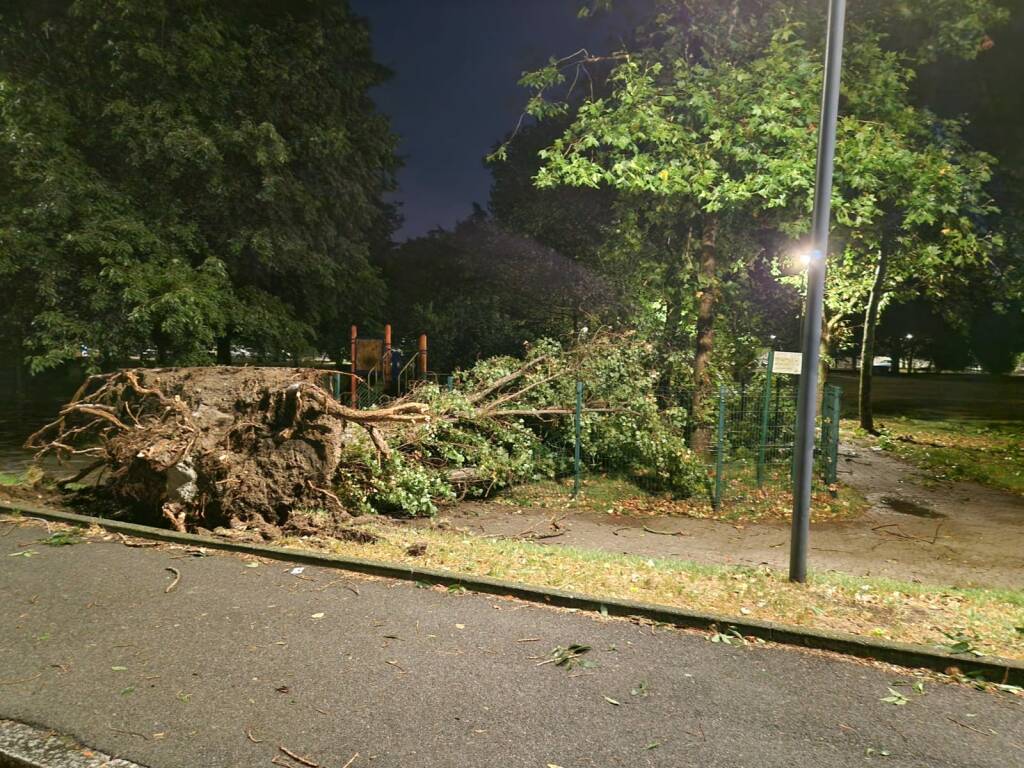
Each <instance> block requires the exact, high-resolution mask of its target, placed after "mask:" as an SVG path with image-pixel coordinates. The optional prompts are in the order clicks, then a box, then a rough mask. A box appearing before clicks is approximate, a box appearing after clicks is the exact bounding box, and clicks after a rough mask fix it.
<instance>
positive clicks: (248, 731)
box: [245, 728, 263, 744]
mask: <svg viewBox="0 0 1024 768" xmlns="http://www.w3.org/2000/svg"><path fill="white" fill-rule="evenodd" d="M245 738H247V739H248V740H249V741H251V742H252V743H253V744H262V743H263V739H257V738H256V737H255V736H253V735H252V728H246V729H245Z"/></svg>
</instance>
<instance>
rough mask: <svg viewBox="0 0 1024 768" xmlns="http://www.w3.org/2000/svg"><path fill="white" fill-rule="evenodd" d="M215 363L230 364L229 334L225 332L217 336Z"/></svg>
mask: <svg viewBox="0 0 1024 768" xmlns="http://www.w3.org/2000/svg"><path fill="white" fill-rule="evenodd" d="M217 364H218V365H231V334H230V333H225V334H224V335H223V336H220V337H218V338H217Z"/></svg>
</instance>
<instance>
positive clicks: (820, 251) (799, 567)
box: [789, 0, 846, 582]
mask: <svg viewBox="0 0 1024 768" xmlns="http://www.w3.org/2000/svg"><path fill="white" fill-rule="evenodd" d="M845 20H846V0H829V12H828V38H827V39H826V43H825V83H824V87H823V89H822V96H821V121H820V123H819V125H818V169H817V178H816V181H815V187H814V213H813V222H812V224H811V254H810V259H809V260H808V264H807V309H806V311H805V312H804V318H805V319H804V328H803V350H802V351H803V363H802V365H801V370H800V389H799V392H798V395H797V430H796V445H795V446H794V451H795V453H796V456H795V458H796V480H795V483H794V487H793V532H792V535H791V539H790V546H789V580H790V581H798V582H803V581H806V580H807V540H808V538H809V535H810V518H811V480H812V475H813V472H814V425H815V421H816V417H817V408H818V398H817V392H818V357H819V350H818V346H819V345H820V344H821V320H822V305H823V303H824V296H825V254H826V253H827V252H828V230H829V221H830V218H831V212H832V167H833V164H834V161H835V152H836V119H837V115H838V112H839V78H840V73H841V71H842V67H843V29H844V25H845Z"/></svg>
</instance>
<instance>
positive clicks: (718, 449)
mask: <svg viewBox="0 0 1024 768" xmlns="http://www.w3.org/2000/svg"><path fill="white" fill-rule="evenodd" d="M724 454H725V385H724V384H723V385H720V386H719V387H718V437H717V439H716V441H715V498H714V499H713V501H712V506H714V508H715V509H718V508H719V507H720V506H721V505H722V471H723V469H724V462H725V456H724Z"/></svg>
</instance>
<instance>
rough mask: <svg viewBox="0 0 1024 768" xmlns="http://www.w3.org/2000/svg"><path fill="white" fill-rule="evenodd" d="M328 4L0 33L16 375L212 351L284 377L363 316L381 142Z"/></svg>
mask: <svg viewBox="0 0 1024 768" xmlns="http://www.w3.org/2000/svg"><path fill="white" fill-rule="evenodd" d="M385 77H386V72H385V71H384V70H383V69H382V68H381V67H380V66H379V65H377V64H376V63H374V62H373V60H372V58H371V54H370V50H369V36H368V33H367V30H366V27H365V25H364V24H363V23H362V22H361V21H359V20H357V19H355V18H354V17H352V16H351V14H350V13H349V11H348V8H347V7H346V5H345V4H344V3H333V2H322V1H321V0H314V1H312V2H308V3H303V4H301V5H298V6H290V7H288V8H286V7H285V6H280V5H278V4H274V3H269V2H262V1H261V2H256V3H246V4H242V5H239V4H237V3H229V2H221V1H220V0H216V1H214V2H204V3H196V2H189V3H185V4H184V5H182V6H181V7H179V6H178V5H175V6H173V7H172V4H170V3H167V2H163V0H160V1H158V2H148V1H143V0H126V1H125V2H120V3H116V4H111V3H107V2H103V1H102V0H75V1H74V2H71V1H70V0H58V1H57V2H52V3H45V4H20V7H18V6H11V7H9V8H8V7H7V6H5V11H4V19H3V25H2V26H0V172H2V173H3V175H4V177H5V179H6V180H7V183H5V184H4V186H3V188H2V189H0V276H2V277H3V278H4V280H5V283H6V284H8V285H9V286H11V297H10V298H11V300H10V301H7V302H5V305H4V307H3V308H0V318H2V321H3V322H4V324H5V327H7V328H9V329H11V333H10V334H9V335H6V334H5V335H6V336H7V339H6V340H7V341H8V342H9V343H10V344H11V347H12V348H11V349H10V350H9V351H11V352H13V353H14V354H17V355H18V356H23V355H27V356H28V357H29V358H30V360H31V364H32V367H33V369H35V370H40V369H43V368H47V367H51V366H54V365H56V364H58V363H60V362H61V361H63V360H66V359H69V358H72V357H76V356H78V355H79V354H80V351H81V349H82V347H83V346H85V347H87V348H88V349H89V360H90V362H91V364H92V365H93V366H94V367H96V366H109V365H114V364H116V363H117V362H119V361H122V360H124V359H125V358H127V357H129V356H133V355H144V354H145V353H146V350H148V349H152V350H153V351H154V353H155V354H156V356H157V357H158V358H159V359H160V361H161V362H180V363H195V362H205V361H208V360H209V359H210V350H211V349H212V347H213V346H214V344H215V343H216V342H218V341H220V342H222V344H226V345H227V346H230V345H231V344H235V345H241V346H246V347H250V348H251V349H253V350H254V351H255V352H256V353H257V354H261V355H269V356H272V357H275V358H279V357H281V356H282V354H286V353H297V352H301V351H303V350H305V349H308V348H309V347H310V345H311V344H312V343H313V342H314V341H319V342H320V345H321V346H326V344H327V340H328V339H329V338H330V336H331V334H332V333H333V332H334V331H336V328H337V327H338V326H339V325H340V324H341V323H343V322H346V321H350V320H352V319H355V318H356V317H358V316H365V315H368V314H369V315H372V314H373V313H375V312H376V311H377V310H378V309H379V306H380V304H381V302H382V300H383V285H382V283H381V281H380V278H379V276H378V275H377V274H376V273H375V271H374V269H373V268H372V267H371V265H370V260H369V257H370V252H371V249H372V248H373V247H374V242H375V239H377V238H379V237H380V236H381V235H386V231H385V229H384V227H382V223H383V222H384V221H385V219H386V211H385V209H384V207H383V206H382V204H381V203H380V195H381V193H382V192H383V191H385V190H386V189H387V188H388V187H389V186H390V185H391V175H392V172H393V170H394V168H395V166H396V161H395V158H394V154H393V150H394V146H395V140H394V138H393V137H392V136H391V134H390V132H389V130H388V126H387V123H386V121H385V119H384V118H383V117H382V116H380V115H379V114H377V113H376V112H375V111H374V110H373V108H372V105H371V104H370V102H369V100H368V98H367V95H366V94H367V91H368V90H369V89H370V88H372V87H373V86H375V85H377V84H379V83H380V82H382V81H383V79H384V78H385Z"/></svg>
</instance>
